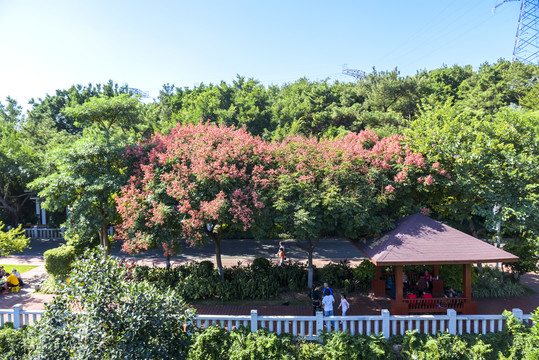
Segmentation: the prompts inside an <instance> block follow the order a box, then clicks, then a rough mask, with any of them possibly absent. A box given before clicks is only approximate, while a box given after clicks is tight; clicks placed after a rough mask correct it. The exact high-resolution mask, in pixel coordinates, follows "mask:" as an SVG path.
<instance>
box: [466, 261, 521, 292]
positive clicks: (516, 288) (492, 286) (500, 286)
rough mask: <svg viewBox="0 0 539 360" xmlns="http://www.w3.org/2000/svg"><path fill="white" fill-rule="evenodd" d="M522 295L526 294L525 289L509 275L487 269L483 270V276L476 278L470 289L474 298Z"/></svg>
mask: <svg viewBox="0 0 539 360" xmlns="http://www.w3.org/2000/svg"><path fill="white" fill-rule="evenodd" d="M502 279H503V280H502ZM524 294H526V289H525V288H524V286H523V285H521V284H520V283H519V282H518V281H517V280H515V279H514V278H513V276H512V275H511V274H506V273H502V272H501V271H499V270H496V269H492V268H489V267H485V268H484V269H483V274H482V275H480V276H479V277H478V278H477V282H476V283H475V285H474V286H473V287H472V296H473V297H475V298H482V297H505V296H521V295H524Z"/></svg>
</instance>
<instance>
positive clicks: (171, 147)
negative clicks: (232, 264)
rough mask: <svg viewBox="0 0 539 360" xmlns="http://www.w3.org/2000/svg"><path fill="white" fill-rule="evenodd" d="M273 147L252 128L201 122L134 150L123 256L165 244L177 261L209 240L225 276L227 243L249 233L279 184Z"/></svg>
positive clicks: (123, 203) (123, 202)
mask: <svg viewBox="0 0 539 360" xmlns="http://www.w3.org/2000/svg"><path fill="white" fill-rule="evenodd" d="M270 147H271V145H270V144H268V143H266V142H264V141H262V140H261V139H260V138H258V137H254V136H252V135H250V134H249V133H248V132H247V131H246V130H245V128H242V129H233V128H230V127H225V126H216V125H210V124H202V123H200V124H198V125H193V124H189V125H178V126H176V127H175V128H174V129H172V131H171V133H170V134H169V135H160V134H157V135H156V136H154V137H153V138H152V139H151V140H150V141H148V142H145V143H139V144H138V146H136V147H133V148H130V149H128V150H127V153H128V155H129V156H135V157H136V158H137V159H138V161H137V163H136V165H135V175H133V176H132V177H131V179H130V180H129V183H128V184H127V185H126V186H125V187H124V188H123V189H122V194H121V196H119V197H117V199H116V200H117V203H118V212H119V213H120V215H121V217H122V219H123V222H122V223H121V224H120V226H119V227H118V238H119V239H121V240H123V247H122V249H123V250H124V251H126V252H135V253H136V252H139V251H143V250H146V249H149V248H155V247H157V246H159V245H161V246H162V247H163V250H164V251H165V255H166V256H170V255H173V254H174V253H175V252H177V251H178V250H179V249H180V245H181V241H182V240H185V241H187V243H188V244H190V245H192V246H194V245H197V244H201V243H203V242H205V241H206V239H208V238H209V239H210V240H212V241H213V242H214V244H215V247H216V257H217V265H218V269H220V270H222V266H221V258H220V240H221V236H222V235H223V234H224V233H225V232H227V231H230V230H240V231H245V230H247V229H249V228H250V227H251V226H252V225H253V223H254V221H255V218H256V216H257V214H258V213H259V212H260V210H261V209H263V208H264V207H265V206H266V205H265V204H264V203H263V202H262V200H261V194H262V192H263V191H264V189H266V188H267V187H268V186H269V185H270V184H271V182H272V178H274V177H275V175H272V170H271V169H270V168H269V166H270V165H271V164H272V159H271V151H269V149H270ZM164 233H166V234H168V236H163V234H164Z"/></svg>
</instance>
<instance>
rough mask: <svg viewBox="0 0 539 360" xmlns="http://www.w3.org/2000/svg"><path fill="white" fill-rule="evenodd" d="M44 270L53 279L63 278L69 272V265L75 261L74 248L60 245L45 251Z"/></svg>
mask: <svg viewBox="0 0 539 360" xmlns="http://www.w3.org/2000/svg"><path fill="white" fill-rule="evenodd" d="M43 257H44V259H45V270H47V273H48V274H49V275H51V276H54V277H61V276H65V275H67V274H68V273H69V271H70V270H71V263H72V262H73V261H74V260H75V248H74V247H73V246H68V245H62V246H60V247H57V248H54V249H50V250H47V251H45V253H44V254H43Z"/></svg>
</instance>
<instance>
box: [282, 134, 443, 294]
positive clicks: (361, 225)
mask: <svg viewBox="0 0 539 360" xmlns="http://www.w3.org/2000/svg"><path fill="white" fill-rule="evenodd" d="M402 140H403V138H402V137H401V136H392V137H389V138H383V139H379V138H378V136H377V135H376V134H375V133H374V132H372V131H370V130H366V131H362V132H361V133H359V134H357V133H350V134H348V135H346V136H345V137H343V138H337V139H333V140H328V139H322V140H317V139H315V138H309V139H307V138H303V137H294V138H289V139H285V140H284V141H283V143H282V144H281V146H280V147H278V148H276V149H275V151H274V153H275V155H274V156H275V158H276V160H277V161H278V162H279V163H280V164H281V168H280V169H281V170H280V176H279V178H278V184H277V186H276V191H275V192H274V200H273V206H274V209H275V211H276V213H277V215H276V217H275V222H276V223H277V225H278V227H279V228H280V229H281V230H282V235H283V236H290V237H293V238H294V239H295V240H296V244H297V245H298V247H300V248H302V249H304V250H305V251H307V254H308V267H309V277H308V286H309V287H312V281H313V267H312V261H313V251H314V249H315V248H316V246H317V245H318V242H319V240H320V238H321V237H322V236H324V235H325V234H329V233H337V234H341V235H343V236H345V237H347V238H352V239H358V238H361V237H365V236H369V235H373V234H376V233H379V232H381V231H384V230H387V229H389V228H390V227H391V226H392V224H393V220H394V219H395V218H397V217H399V216H402V215H406V214H407V213H410V212H411V211H414V210H415V209H412V208H413V207H414V204H415V202H414V201H413V198H414V197H415V196H416V195H417V194H418V190H420V188H421V187H425V186H430V185H431V184H432V183H433V182H434V181H435V180H434V177H433V176H432V175H431V174H430V172H431V169H430V168H429V167H428V166H426V164H425V159H424V158H423V156H422V155H421V154H417V153H414V152H412V151H411V150H410V149H409V148H408V147H407V146H406V145H405V144H403V142H402ZM419 178H421V180H418V179H419Z"/></svg>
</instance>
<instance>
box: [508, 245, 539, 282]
mask: <svg viewBox="0 0 539 360" xmlns="http://www.w3.org/2000/svg"><path fill="white" fill-rule="evenodd" d="M538 242H539V238H536V239H523V238H518V239H514V240H511V241H509V242H508V243H507V244H505V246H504V247H503V249H504V250H505V251H508V252H510V253H511V254H513V255H516V256H518V261H517V262H512V263H507V264H504V265H506V266H508V267H509V268H511V270H513V272H514V273H515V274H517V277H518V278H520V276H521V275H522V274H525V273H527V272H531V271H535V272H536V271H537V270H538V269H537V262H539V255H538V253H537V244H538Z"/></svg>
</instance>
